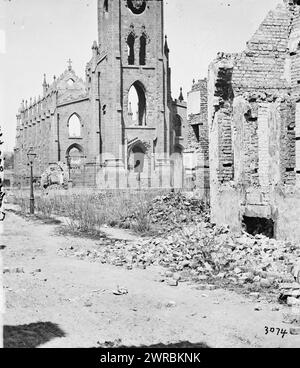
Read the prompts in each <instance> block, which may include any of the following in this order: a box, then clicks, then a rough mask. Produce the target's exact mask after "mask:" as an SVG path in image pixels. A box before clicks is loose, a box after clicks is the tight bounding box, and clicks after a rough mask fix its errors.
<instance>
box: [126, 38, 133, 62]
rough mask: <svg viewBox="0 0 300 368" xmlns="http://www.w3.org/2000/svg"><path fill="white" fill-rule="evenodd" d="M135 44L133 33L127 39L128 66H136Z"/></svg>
mask: <svg viewBox="0 0 300 368" xmlns="http://www.w3.org/2000/svg"><path fill="white" fill-rule="evenodd" d="M134 43H135V37H134V34H133V33H130V35H129V36H128V37H127V46H128V64H129V65H134Z"/></svg>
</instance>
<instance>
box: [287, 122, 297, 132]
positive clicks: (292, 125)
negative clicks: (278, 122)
mask: <svg viewBox="0 0 300 368" xmlns="http://www.w3.org/2000/svg"><path fill="white" fill-rule="evenodd" d="M287 129H288V131H294V130H295V123H291V124H289V125H288V127H287Z"/></svg>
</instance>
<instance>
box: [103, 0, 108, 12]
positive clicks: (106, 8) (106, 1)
mask: <svg viewBox="0 0 300 368" xmlns="http://www.w3.org/2000/svg"><path fill="white" fill-rule="evenodd" d="M103 8H104V11H105V13H108V0H104V6H103Z"/></svg>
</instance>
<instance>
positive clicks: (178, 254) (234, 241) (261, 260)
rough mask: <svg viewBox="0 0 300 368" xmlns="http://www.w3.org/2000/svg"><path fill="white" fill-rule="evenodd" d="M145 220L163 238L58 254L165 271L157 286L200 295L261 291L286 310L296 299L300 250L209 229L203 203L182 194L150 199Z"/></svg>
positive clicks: (299, 287) (224, 229)
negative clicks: (158, 227) (183, 287)
mask: <svg viewBox="0 0 300 368" xmlns="http://www.w3.org/2000/svg"><path fill="white" fill-rule="evenodd" d="M149 214H150V216H151V221H152V222H154V223H155V222H157V223H159V224H162V227H163V228H164V233H163V234H162V235H160V236H157V235H156V236H152V237H148V238H141V239H139V240H137V241H125V240H114V239H110V238H106V237H102V238H101V239H100V240H99V242H98V243H97V244H95V247H94V248H93V249H84V248H82V247H81V246H72V247H69V249H68V248H66V249H61V250H60V252H61V253H62V254H63V255H72V256H75V257H76V258H79V259H86V258H88V259H89V260H90V261H95V262H101V263H107V264H111V265H115V266H118V267H126V268H127V269H130V270H131V269H133V267H137V268H140V269H146V268H147V267H149V266H152V265H159V266H163V267H165V268H166V272H165V274H163V275H161V277H160V278H157V281H158V282H166V283H167V284H168V285H170V286H173V287H174V286H177V285H178V284H179V283H182V282H186V281H190V280H191V281H193V282H196V283H198V284H200V285H199V288H200V289H201V285H202V284H205V285H206V284H208V285H211V286H207V285H206V286H205V287H203V288H202V289H201V290H214V289H215V288H216V285H217V286H226V285H232V286H234V287H240V288H241V289H243V290H244V292H246V293H248V294H249V295H251V296H253V297H254V298H259V297H260V294H259V293H260V292H261V291H262V290H264V291H267V293H268V294H271V293H272V292H276V293H277V294H279V295H277V296H279V301H280V302H281V303H284V304H286V303H287V298H288V297H293V298H296V299H300V284H299V283H298V282H297V278H298V274H299V272H298V271H299V259H300V247H299V245H297V244H295V243H293V242H290V241H278V240H275V239H270V238H268V237H266V236H264V235H260V234H258V235H250V234H248V233H246V232H245V231H241V232H240V233H233V232H231V231H230V230H229V228H228V227H226V226H216V225H215V224H211V223H210V222H209V216H208V214H207V211H206V209H205V206H204V205H203V204H202V202H201V201H199V200H196V199H194V198H188V197H186V196H185V195H183V194H180V193H170V194H169V195H165V196H160V197H157V198H156V199H154V200H153V202H152V203H151V205H150V207H149ZM135 216H136V215H132V216H131V217H130V218H127V219H126V221H135ZM125 227H126V226H125ZM291 285H292V286H291ZM290 286H291V287H290ZM279 288H280V292H278V289H279Z"/></svg>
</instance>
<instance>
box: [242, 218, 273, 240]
mask: <svg viewBox="0 0 300 368" xmlns="http://www.w3.org/2000/svg"><path fill="white" fill-rule="evenodd" d="M243 226H244V227H245V230H246V231H247V233H249V234H251V235H253V236H255V235H264V236H266V237H268V238H270V239H272V238H274V226H275V224H274V221H273V220H271V219H267V218H262V217H247V216H244V218H243Z"/></svg>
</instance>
